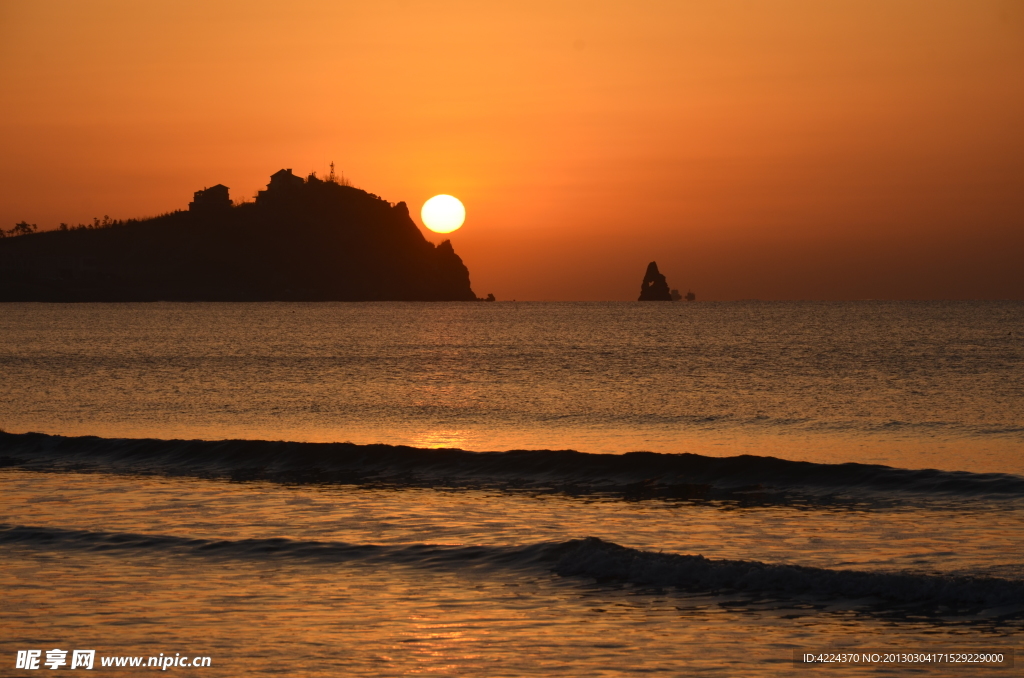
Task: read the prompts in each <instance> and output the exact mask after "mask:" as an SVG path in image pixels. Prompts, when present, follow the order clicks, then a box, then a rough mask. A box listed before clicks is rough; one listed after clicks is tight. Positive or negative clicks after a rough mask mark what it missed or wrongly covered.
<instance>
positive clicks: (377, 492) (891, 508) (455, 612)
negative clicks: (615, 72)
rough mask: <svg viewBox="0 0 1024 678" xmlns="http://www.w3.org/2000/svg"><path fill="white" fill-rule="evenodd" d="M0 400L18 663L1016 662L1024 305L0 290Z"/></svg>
mask: <svg viewBox="0 0 1024 678" xmlns="http://www.w3.org/2000/svg"><path fill="white" fill-rule="evenodd" d="M0 428H2V429H3V433H0V509H2V514H0V591H2V594H0V675H4V676H6V675H33V674H32V673H31V671H33V670H47V671H48V670H81V669H86V670H89V669H88V667H87V666H86V663H89V664H90V665H91V666H92V669H91V670H93V671H97V672H102V673H109V674H112V675H151V674H153V672H154V671H167V672H169V673H171V674H175V675H190V676H252V675H288V676H405V675H420V674H422V675H442V676H447V675H452V676H552V675H558V676H627V675H629V676H632V675H665V676H689V675H714V676H790V675H793V676H796V675H799V676H809V675H835V674H837V673H838V674H839V675H843V676H860V675H871V676H876V675H893V676H903V675H955V676H969V675H984V676H993V675H995V676H999V675H1007V676H1009V675H1021V674H1022V671H1024V669H1022V667H1024V654H1022V652H1021V647H1022V640H1024V303H1021V302H960V301H958V302H888V301H859V302H759V301H742V302H722V303H716V302H692V303H687V302H673V303H618V302H616V303H539V302H538V303H522V302H495V303H486V302H482V303H140V304H98V303H89V304H67V305H64V304H34V303H23V304H0ZM90 651H91V653H92V654H90ZM1015 652H1016V656H1015ZM133 662H134V663H133ZM154 662H155V665H154ZM33 664H34V665H36V666H38V667H39V668H38V669H34V668H33ZM72 665H74V666H75V668H72Z"/></svg>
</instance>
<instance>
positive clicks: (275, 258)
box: [0, 169, 476, 301]
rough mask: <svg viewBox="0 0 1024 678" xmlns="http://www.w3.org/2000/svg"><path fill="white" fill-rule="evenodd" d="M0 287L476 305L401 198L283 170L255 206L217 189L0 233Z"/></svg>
mask: <svg viewBox="0 0 1024 678" xmlns="http://www.w3.org/2000/svg"><path fill="white" fill-rule="evenodd" d="M19 233H20V232H19ZM0 283H2V284H0V301H273V300H281V301H328V300H333V301H474V300H476V295H474V294H473V290H472V289H471V288H470V284H469V271H468V270H467V269H466V266H465V265H464V264H463V263H462V259H460V258H459V256H458V255H457V254H456V253H455V250H454V249H452V245H451V242H450V241H445V242H443V243H441V244H440V245H437V246H435V245H433V244H432V243H430V242H429V241H427V239H426V238H424V237H423V234H422V233H421V232H420V230H419V228H417V226H416V224H415V223H413V221H412V219H411V218H410V216H409V209H408V207H407V206H406V204H405V203H404V202H400V203H397V204H391V203H389V202H387V201H386V200H384V199H382V198H380V197H378V196H376V195H374V194H372V193H367V192H366V191H363V190H360V189H357V188H353V187H352V186H348V185H345V183H344V182H339V181H336V180H334V178H333V176H332V177H331V178H328V179H326V180H321V179H318V178H317V177H316V176H315V175H310V176H309V177H307V178H306V179H303V178H301V177H299V176H296V175H294V174H292V171H291V170H290V169H289V170H281V171H279V172H277V173H276V174H274V175H273V176H272V177H271V180H270V184H269V185H268V186H267V190H265V191H260V192H259V195H258V196H257V198H256V201H255V202H249V203H242V204H238V205H233V204H232V203H231V200H230V198H229V195H228V188H227V187H226V186H222V185H219V184H218V185H217V186H213V187H212V188H206V189H203V190H202V191H197V192H196V194H195V199H194V200H193V201H192V202H191V203H190V204H189V210H188V211H178V212H172V213H170V214H166V215H163V216H159V217H155V218H152V219H138V220H136V219H132V220H128V221H110V220H109V219H105V220H104V221H103V222H99V221H97V222H96V223H94V224H93V225H92V226H88V227H87V226H79V227H77V228H68V227H66V226H65V225H62V226H61V230H58V231H43V232H28V231H27V229H26V230H25V232H24V233H23V234H19V235H16V236H14V237H5V238H3V239H0Z"/></svg>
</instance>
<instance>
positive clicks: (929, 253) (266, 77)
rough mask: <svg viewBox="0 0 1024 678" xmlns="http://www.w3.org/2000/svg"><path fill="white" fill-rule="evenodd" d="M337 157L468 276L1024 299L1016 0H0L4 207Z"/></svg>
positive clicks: (598, 289) (542, 295)
mask: <svg viewBox="0 0 1024 678" xmlns="http://www.w3.org/2000/svg"><path fill="white" fill-rule="evenodd" d="M332 160H333V161H334V162H335V163H336V164H337V167H338V169H339V170H343V171H344V173H345V176H346V177H348V178H350V179H351V181H352V183H353V184H354V185H356V186H358V187H360V188H364V189H366V190H368V191H370V192H372V193H376V194H378V195H380V196H381V197H384V198H386V199H388V200H390V201H392V202H398V201H400V200H404V201H406V202H407V203H409V205H410V207H411V208H412V209H411V211H412V212H413V214H414V215H415V217H416V218H417V219H418V215H419V207H420V205H422V203H423V202H424V201H425V200H426V199H427V198H429V197H430V196H432V195H434V194H437V193H450V194H452V195H455V196H457V197H459V198H460V199H461V200H462V201H463V202H464V203H465V205H466V208H467V220H466V224H465V226H463V228H462V229H461V230H459V231H456V232H455V233H453V234H452V235H451V236H450V237H451V240H452V242H453V244H454V245H455V249H456V251H457V252H458V253H459V254H460V255H461V256H462V258H463V260H464V261H465V262H466V264H467V266H468V267H469V269H470V274H471V278H472V282H473V288H474V290H475V291H476V293H477V294H478V295H481V296H482V295H484V294H487V293H488V292H493V293H494V294H495V295H497V297H498V298H499V299H512V298H516V299H520V300H525V299H538V300H604V299H607V300H613V299H622V300H625V299H635V298H636V295H637V294H638V293H639V287H640V281H641V279H642V278H643V274H644V270H645V268H646V266H647V262H649V261H651V260H652V259H653V260H657V262H658V264H659V266H660V268H661V270H662V272H663V273H665V274H666V275H667V277H668V282H669V284H670V286H672V287H678V288H680V289H682V290H683V291H685V290H686V289H692V290H693V291H694V292H696V294H697V298H698V299H700V300H704V299H707V300H711V299H717V300H728V299H747V298H758V299H863V298H887V299H941V298H947V299H958V298H997V299H1005V298H1012V299H1024V263H1022V259H1024V1H1022V0H959V1H951V0H920V1H918V0H913V1H910V0H906V1H905V0H830V1H828V2H822V1H821V0H749V1H732V0H708V1H704V0H673V1H667V2H653V1H647V2H645V1H641V0H628V1H626V0H609V1H604V2H601V1H596V0H595V1H590V2H572V1H565V2H550V0H546V1H536V2H534V1H532V0H519V1H517V2H508V3H490V2H479V0H472V1H470V0H436V1H432V2H427V1H420V0H374V1H373V2H363V3H354V2H345V1H340V0H338V1H315V0H310V1H306V2H294V3H292V2H282V1H281V0H273V1H263V0H245V1H244V2H242V1H240V2H225V1H221V0H203V1H202V2H184V1H181V0H177V1H175V2H166V1H162V0H147V1H146V2H138V0H110V1H100V0H88V1H85V0H71V1H66V2H54V1H50V0H25V1H20V0H19V1H16V0H0V196H2V199H0V226H2V227H4V228H10V226H12V225H13V224H14V222H16V221H21V220H27V221H29V222H30V223H37V224H38V225H39V227H40V228H42V229H48V228H55V227H56V226H57V225H58V223H60V222H62V221H64V222H68V223H72V224H75V223H79V222H85V221H89V220H91V219H92V218H93V217H102V216H103V215H110V216H111V217H113V218H129V217H138V216H147V215H154V214H158V213H162V212H167V211H170V210H174V209H185V208H187V205H188V202H189V200H191V198H192V192H193V191H195V190H197V189H200V188H203V187H204V186H210V185H213V184H216V183H224V184H226V185H228V186H230V187H231V194H232V197H233V198H235V199H236V200H238V199H242V198H251V197H252V196H253V195H254V194H255V192H256V191H257V190H259V189H261V188H263V187H264V185H265V184H266V182H267V178H268V177H269V175H270V174H271V173H273V172H275V171H276V170H278V169H281V168H282V167H288V168H293V169H294V170H295V172H296V173H302V174H308V173H309V172H310V171H313V170H315V171H317V172H318V173H321V174H322V173H324V172H325V171H326V169H327V166H328V164H329V163H330V162H331V161H332ZM430 237H431V239H432V240H433V241H435V242H440V240H442V239H443V238H442V237H439V236H434V235H430Z"/></svg>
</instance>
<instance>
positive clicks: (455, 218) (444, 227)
mask: <svg viewBox="0 0 1024 678" xmlns="http://www.w3.org/2000/svg"><path fill="white" fill-rule="evenodd" d="M420 216H421V217H422V218H423V225H424V226H426V227H427V228H429V229H430V230H431V231H433V232H434V233H451V232H452V231H455V230H457V229H458V228H459V227H460V226H462V222H464V221H465V220H466V208H465V207H463V205H462V202H461V201H459V199H458V198H456V197H454V196H451V195H435V196H434V197H433V198H431V199H430V200H428V201H426V202H425V203H423V209H421V210H420Z"/></svg>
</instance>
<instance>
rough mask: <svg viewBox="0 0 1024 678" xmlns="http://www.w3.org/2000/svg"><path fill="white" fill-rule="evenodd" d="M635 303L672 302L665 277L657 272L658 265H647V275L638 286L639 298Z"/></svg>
mask: <svg viewBox="0 0 1024 678" xmlns="http://www.w3.org/2000/svg"><path fill="white" fill-rule="evenodd" d="M637 301H673V299H672V293H671V292H669V289H668V282H666V280H665V276H664V275H662V274H661V272H659V271H658V264H657V263H655V262H653V261H652V262H651V263H649V264H647V274H646V275H644V281H643V282H642V283H641V284H640V298H639V299H637Z"/></svg>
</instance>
